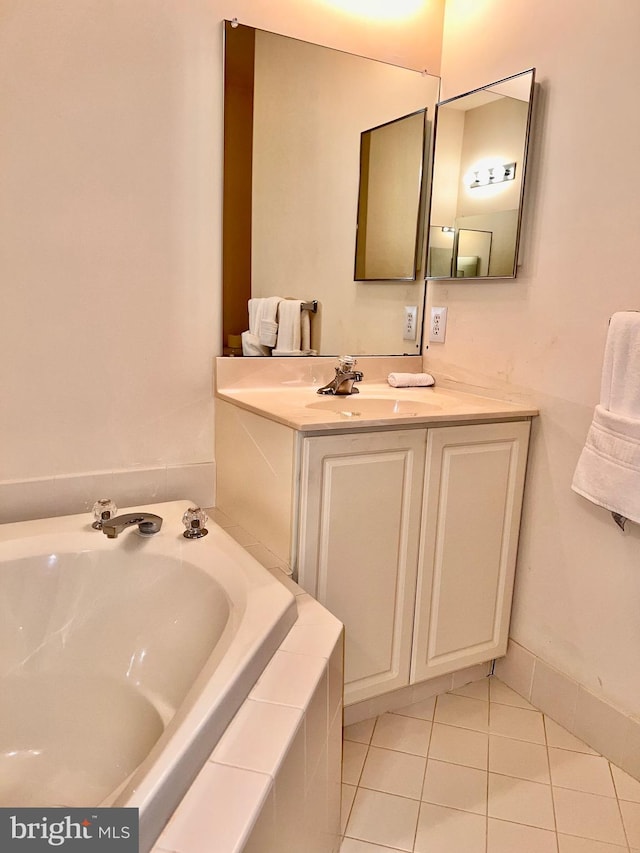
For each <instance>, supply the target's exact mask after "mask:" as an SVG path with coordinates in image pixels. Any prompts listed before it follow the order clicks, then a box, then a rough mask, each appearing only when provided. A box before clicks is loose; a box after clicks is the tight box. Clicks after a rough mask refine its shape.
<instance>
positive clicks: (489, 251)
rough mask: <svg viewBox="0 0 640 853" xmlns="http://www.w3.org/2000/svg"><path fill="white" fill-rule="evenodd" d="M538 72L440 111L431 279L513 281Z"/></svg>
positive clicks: (443, 104)
mask: <svg viewBox="0 0 640 853" xmlns="http://www.w3.org/2000/svg"><path fill="white" fill-rule="evenodd" d="M534 81H535V69H529V70H528V71H523V72H522V73H520V74H516V75H514V76H512V77H508V78H506V79H504V80H500V81H498V82H496V83H492V84H490V85H488V86H484V87H482V88H480V89H476V90H474V91H473V92H469V93H467V94H464V95H459V96H457V97H455V98H450V99H448V100H446V101H441V102H440V103H438V104H437V106H436V131H435V148H434V160H433V176H432V184H431V195H430V204H431V207H430V215H429V241H428V242H429V251H428V257H427V278H434V279H439V278H444V279H467V278H472V279H483V278H514V277H515V275H516V267H517V262H518V245H519V240H520V228H521V223H522V202H523V192H524V182H525V173H526V163H527V153H528V148H529V135H530V128H531V112H532V102H533V92H534Z"/></svg>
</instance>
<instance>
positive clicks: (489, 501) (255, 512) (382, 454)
mask: <svg viewBox="0 0 640 853" xmlns="http://www.w3.org/2000/svg"><path fill="white" fill-rule="evenodd" d="M266 398H268V395H264V397H260V400H262V399H266ZM429 399H431V400H433V401H434V402H437V403H438V404H439V405H440V406H441V410H443V409H444V406H445V405H450V404H449V402H448V401H449V398H448V397H447V396H446V394H445V392H441V396H440V397H430V398H429ZM456 399H457V398H456ZM461 399H466V398H464V397H463V396H462V395H461ZM469 399H472V403H473V406H474V407H475V411H476V412H477V410H478V408H479V406H480V403H478V399H479V398H469ZM251 402H252V405H254V406H255V407H256V408H257V402H256V396H255V395H254V397H252V398H251ZM482 405H486V406H487V407H489V406H492V405H494V404H493V403H492V401H487V402H486V403H483V404H482ZM508 406H509V404H506V403H505V404H504V407H505V410H506V411H508ZM469 408H470V409H471V404H469ZM512 408H514V409H515V406H513V407H512ZM312 411H315V410H312ZM530 414H533V413H532V412H531V411H530V410H524V411H522V413H518V414H517V415H516V414H512V415H511V418H510V419H509V415H508V414H506V413H505V416H504V417H503V418H502V419H500V417H499V415H496V414H494V415H493V416H492V417H491V419H490V420H489V419H487V418H485V419H484V422H482V421H481V418H480V417H478V416H477V415H476V420H475V422H473V421H471V422H469V421H470V417H465V418H464V419H461V418H460V417H459V416H458V417H456V415H455V413H454V415H453V417H452V419H450V420H448V421H446V420H444V419H443V418H442V417H441V419H440V421H439V422H432V421H431V422H421V423H416V422H413V423H412V424H411V425H404V426H400V425H398V426H390V425H389V424H388V423H386V424H384V425H383V426H380V427H378V428H376V427H372V428H367V427H365V426H358V427H357V428H353V427H351V428H349V427H345V426H343V425H342V424H340V425H339V426H336V427H334V428H333V429H330V428H324V429H323V428H322V427H320V428H315V429H306V430H303V429H296V428H294V427H293V426H290V425H287V424H283V423H281V422H276V421H275V420H273V419H269V418H267V417H263V416H261V415H259V414H257V413H256V412H254V411H248V410H246V409H245V408H242V407H240V406H236V405H233V404H231V403H230V402H227V401H225V400H218V401H217V405H216V464H217V471H218V476H217V498H218V500H217V505H218V507H219V508H220V509H221V510H222V511H223V512H224V513H226V514H228V515H229V516H230V517H231V518H232V519H234V520H235V521H236V523H237V524H239V525H240V527H241V528H244V529H245V530H246V531H249V532H250V533H251V534H253V536H255V537H256V538H257V539H258V540H259V541H260V542H261V543H263V544H264V545H265V546H266V547H267V548H268V549H269V550H270V551H271V552H273V554H276V555H277V556H278V558H279V559H280V560H281V561H282V563H287V564H289V565H290V566H291V568H292V570H293V572H294V577H296V579H297V581H298V583H299V584H300V585H301V586H302V587H303V588H304V589H305V590H306V591H307V592H309V593H310V594H311V595H313V596H314V597H315V598H316V599H317V600H318V601H319V602H320V603H321V604H323V605H324V606H325V607H327V609H328V610H330V611H331V612H332V613H334V614H335V615H336V616H337V617H338V618H339V619H340V620H341V621H342V622H343V623H344V625H345V704H351V703H353V702H358V701H361V700H364V699H367V698H370V697H372V696H377V695H380V694H383V693H387V692H390V691H392V690H395V689H397V688H400V687H404V686H406V685H408V684H413V683H417V682H420V681H425V680H428V679H430V678H434V677H436V676H439V675H444V674H446V673H450V672H454V671H456V670H459V669H464V668H465V667H468V666H473V665H474V664H479V663H483V662H486V661H489V660H491V659H492V658H495V657H499V656H501V655H503V654H505V652H506V647H507V638H508V630H509V614H510V609H511V598H512V592H513V581H514V571H515V562H516V550H517V543H518V530H519V525H520V513H521V507H522V493H523V487H524V475H525V466H526V457H527V447H528V440H529V429H530V417H529V416H528V415H530ZM291 419H292V420H293V415H292V417H291Z"/></svg>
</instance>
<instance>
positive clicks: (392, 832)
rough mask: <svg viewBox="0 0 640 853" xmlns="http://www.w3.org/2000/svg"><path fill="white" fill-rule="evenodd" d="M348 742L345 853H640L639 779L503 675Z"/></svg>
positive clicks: (348, 732)
mask: <svg viewBox="0 0 640 853" xmlns="http://www.w3.org/2000/svg"><path fill="white" fill-rule="evenodd" d="M344 738H345V740H344V769H343V798H342V831H343V833H344V840H343V842H342V846H341V848H340V850H341V853H394V851H396V852H397V851H411V853H624V851H632V853H638V851H639V850H640V782H638V781H636V780H635V779H634V778H632V777H631V776H629V775H628V774H627V773H625V772H624V771H623V770H621V769H620V768H619V767H618V766H616V765H615V764H614V763H611V764H610V763H609V761H608V760H607V759H606V758H603V757H602V756H601V755H598V754H597V753H596V752H595V751H594V750H593V749H591V748H590V747H589V746H587V745H586V743H584V742H582V741H581V740H579V739H577V738H575V737H574V736H573V735H571V734H570V733H569V732H568V731H567V730H566V729H565V728H563V727H562V726H560V725H558V724H557V723H556V722H554V721H553V720H552V719H551V718H550V717H549V716H547V715H546V714H543V713H541V712H540V711H539V710H538V709H537V708H535V707H534V706H533V705H531V704H530V703H529V702H527V701H526V700H525V699H524V698H523V697H522V696H520V695H519V694H518V693H516V692H514V691H513V690H511V689H510V688H509V687H508V686H506V685H505V684H504V683H503V682H502V681H501V680H499V679H498V678H497V677H495V676H492V677H491V678H484V679H482V680H480V681H475V682H474V683H472V684H469V685H467V686H465V687H461V688H459V689H456V690H453V691H452V692H450V693H447V694H444V695H440V696H438V697H437V698H432V699H429V700H426V701H422V702H418V703H415V704H412V705H409V706H407V707H404V708H400V709H398V710H396V711H395V712H394V713H388V714H383V715H381V716H378V717H377V718H372V719H368V720H365V721H362V722H360V723H357V724H355V725H351V726H347V727H346V728H345V732H344Z"/></svg>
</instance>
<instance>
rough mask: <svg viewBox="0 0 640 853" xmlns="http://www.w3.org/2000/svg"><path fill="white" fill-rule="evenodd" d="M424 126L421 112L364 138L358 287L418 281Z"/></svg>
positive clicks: (359, 200) (357, 273)
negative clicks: (374, 282) (365, 284)
mask: <svg viewBox="0 0 640 853" xmlns="http://www.w3.org/2000/svg"><path fill="white" fill-rule="evenodd" d="M426 121H427V111H426V109H425V110H418V112H415V113H413V114H412V115H408V116H402V117H401V118H398V119H395V121H390V122H387V123H386V124H383V125H382V126H381V127H374V128H372V129H371V130H365V131H363V133H362V134H361V137H360V190H359V194H358V228H357V234H356V270H355V279H356V281H380V280H382V279H384V280H386V281H391V280H415V277H416V269H417V266H418V263H419V260H420V258H419V254H420V247H421V240H420V236H421V234H420V230H421V229H420V224H421V221H422V208H423V204H422V202H423V197H424V196H423V191H422V176H423V173H424V158H425V136H426Z"/></svg>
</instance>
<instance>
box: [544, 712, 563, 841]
mask: <svg viewBox="0 0 640 853" xmlns="http://www.w3.org/2000/svg"><path fill="white" fill-rule="evenodd" d="M542 727H543V730H544V747H545V753H546V756H547V770H548V771H549V792H550V794H551V810H552V812H553V829H554V833H555V836H556V850H559V849H560V841H559V839H558V818H557V815H556V798H555V797H554V795H553V777H552V776H551V759H550V757H549V742H548V740H547V722H546V717H545V715H544V714H543V715H542Z"/></svg>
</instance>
